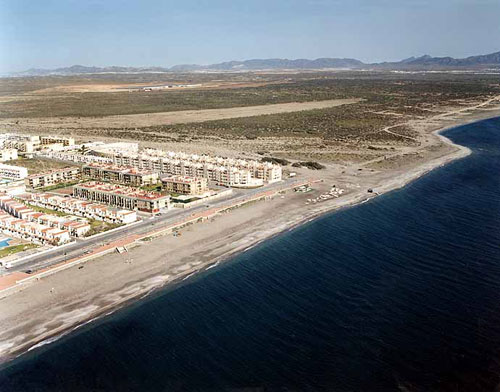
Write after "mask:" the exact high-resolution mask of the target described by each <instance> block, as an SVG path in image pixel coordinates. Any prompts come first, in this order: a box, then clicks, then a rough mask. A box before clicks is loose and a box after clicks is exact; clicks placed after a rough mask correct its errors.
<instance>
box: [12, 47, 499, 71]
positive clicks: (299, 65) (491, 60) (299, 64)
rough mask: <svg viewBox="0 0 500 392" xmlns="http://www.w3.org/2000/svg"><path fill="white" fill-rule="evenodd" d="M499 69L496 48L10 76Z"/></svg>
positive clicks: (80, 67)
mask: <svg viewBox="0 0 500 392" xmlns="http://www.w3.org/2000/svg"><path fill="white" fill-rule="evenodd" d="M481 68H483V69H484V68H498V69H500V52H496V53H491V54H486V55H479V56H470V57H467V58H463V59H455V58H453V57H432V56H429V55H425V56H421V57H410V58H407V59H404V60H401V61H397V62H383V63H373V64H365V63H363V62H361V61H359V60H356V59H340V58H319V59H315V60H308V59H296V60H288V59H253V60H245V61H227V62H223V63H218V64H210V65H198V64H181V65H175V66H173V67H171V68H166V67H165V68H164V67H119V66H111V67H87V66H83V65H73V66H71V67H66V68H57V69H29V70H27V71H24V72H18V73H15V74H13V76H42V75H77V74H95V73H141V72H195V71H226V72H227V71H230V72H234V71H255V70H268V69H274V70H277V69H296V70H300V69H303V70H308V69H309V70H310V69H394V70H404V69H408V70H429V69H441V70H446V69H448V70H450V69H481Z"/></svg>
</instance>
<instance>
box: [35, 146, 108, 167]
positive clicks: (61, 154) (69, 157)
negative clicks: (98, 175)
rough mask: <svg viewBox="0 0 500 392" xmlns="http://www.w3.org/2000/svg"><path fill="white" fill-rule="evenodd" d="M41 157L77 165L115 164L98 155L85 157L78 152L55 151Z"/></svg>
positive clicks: (42, 154) (44, 153) (47, 152)
mask: <svg viewBox="0 0 500 392" xmlns="http://www.w3.org/2000/svg"><path fill="white" fill-rule="evenodd" d="M40 155H41V156H44V157H46V158H50V159H58V160H60V161H67V162H75V163H87V164H91V163H98V164H101V165H106V164H111V163H113V159H111V158H107V157H100V156H96V155H84V154H81V153H79V152H77V151H54V150H48V151H44V152H42V153H40Z"/></svg>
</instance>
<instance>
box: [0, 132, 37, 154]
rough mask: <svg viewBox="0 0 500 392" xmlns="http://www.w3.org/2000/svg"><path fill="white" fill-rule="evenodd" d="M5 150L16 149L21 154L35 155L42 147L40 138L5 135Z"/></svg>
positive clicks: (3, 141) (3, 140)
mask: <svg viewBox="0 0 500 392" xmlns="http://www.w3.org/2000/svg"><path fill="white" fill-rule="evenodd" d="M2 145H3V148H14V149H16V150H18V151H19V152H20V153H33V152H34V151H35V150H37V149H38V148H39V147H40V137H39V136H31V135H18V134H4V135H3V138H2Z"/></svg>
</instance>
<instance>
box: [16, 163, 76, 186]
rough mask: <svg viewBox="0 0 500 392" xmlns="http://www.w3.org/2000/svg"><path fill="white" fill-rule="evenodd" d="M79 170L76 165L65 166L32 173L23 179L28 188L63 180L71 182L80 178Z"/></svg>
mask: <svg viewBox="0 0 500 392" xmlns="http://www.w3.org/2000/svg"><path fill="white" fill-rule="evenodd" d="M80 175H81V171H80V168H78V167H65V168H63V169H58V170H53V171H51V172H47V173H39V174H32V175H30V176H28V177H27V178H26V179H25V180H24V181H25V184H26V186H27V187H28V188H32V189H37V188H44V187H47V186H51V185H56V184H61V183H64V182H73V181H77V180H79V179H80Z"/></svg>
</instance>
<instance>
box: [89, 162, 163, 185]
mask: <svg viewBox="0 0 500 392" xmlns="http://www.w3.org/2000/svg"><path fill="white" fill-rule="evenodd" d="M82 174H83V176H84V177H87V178H90V179H92V180H98V181H109V182H114V183H119V184H124V185H132V186H143V185H150V184H156V183H157V182H158V180H159V174H158V173H156V172H152V171H147V170H139V169H134V168H131V167H129V168H123V167H116V166H112V165H98V164H90V165H85V166H84V167H83V168H82Z"/></svg>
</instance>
